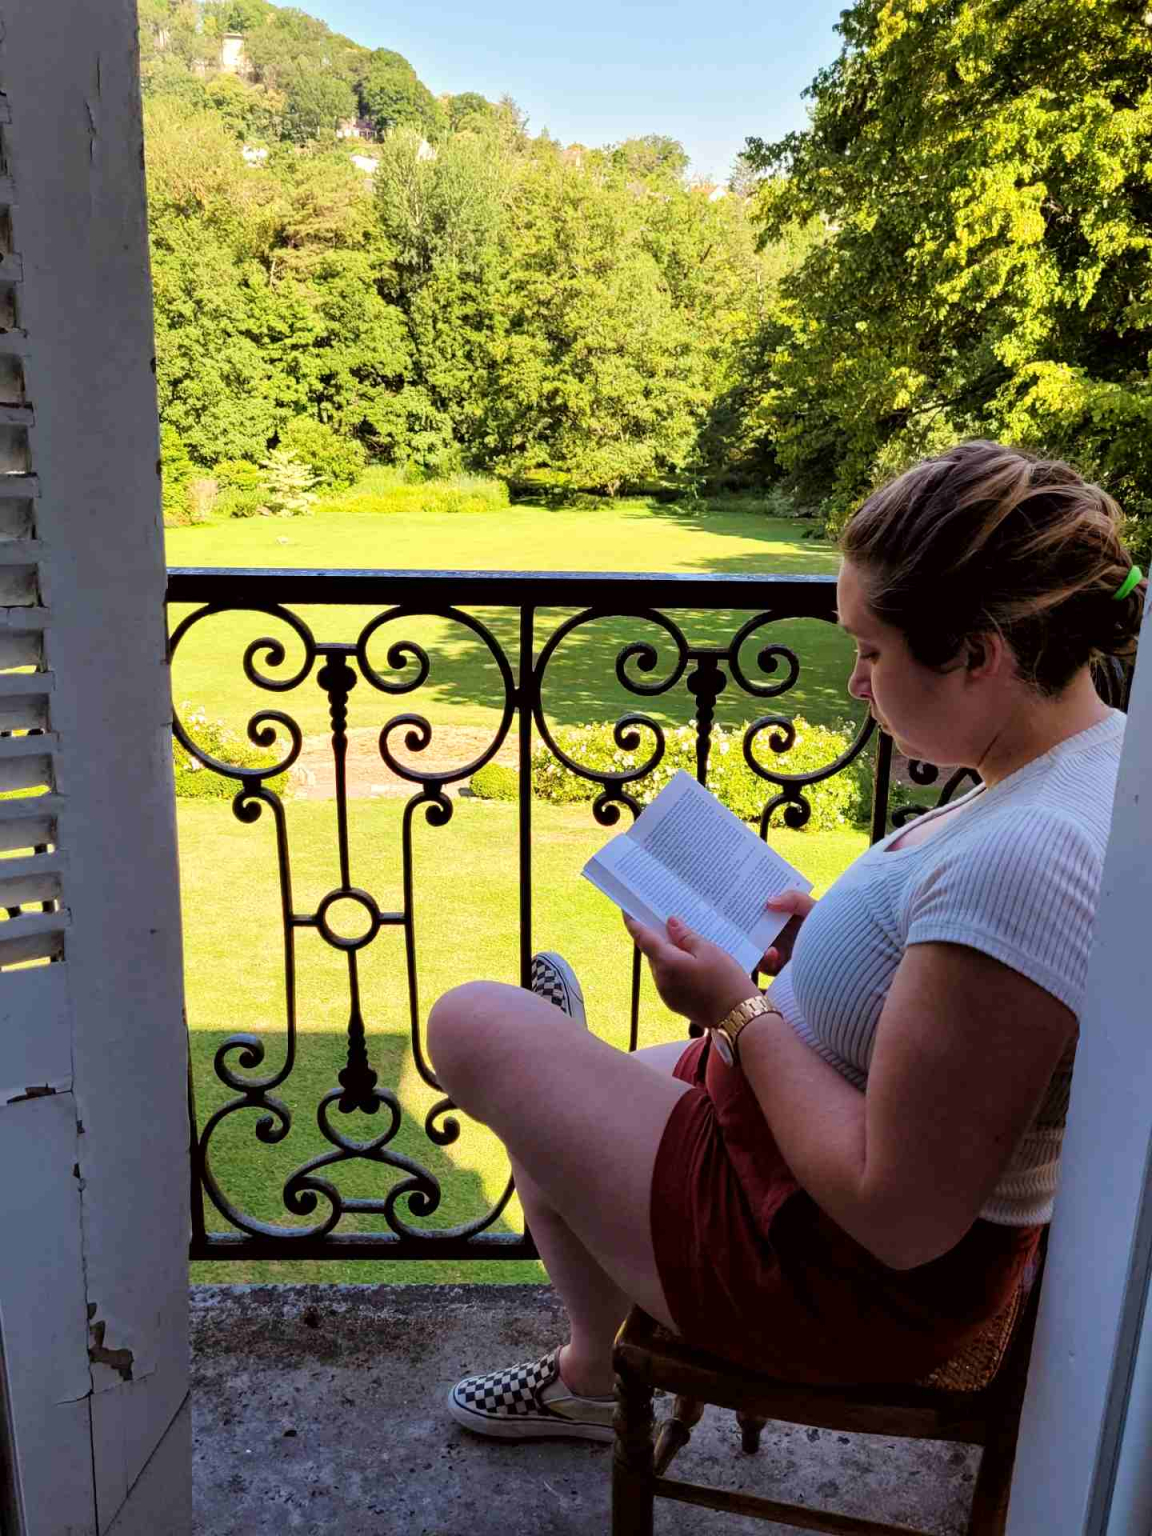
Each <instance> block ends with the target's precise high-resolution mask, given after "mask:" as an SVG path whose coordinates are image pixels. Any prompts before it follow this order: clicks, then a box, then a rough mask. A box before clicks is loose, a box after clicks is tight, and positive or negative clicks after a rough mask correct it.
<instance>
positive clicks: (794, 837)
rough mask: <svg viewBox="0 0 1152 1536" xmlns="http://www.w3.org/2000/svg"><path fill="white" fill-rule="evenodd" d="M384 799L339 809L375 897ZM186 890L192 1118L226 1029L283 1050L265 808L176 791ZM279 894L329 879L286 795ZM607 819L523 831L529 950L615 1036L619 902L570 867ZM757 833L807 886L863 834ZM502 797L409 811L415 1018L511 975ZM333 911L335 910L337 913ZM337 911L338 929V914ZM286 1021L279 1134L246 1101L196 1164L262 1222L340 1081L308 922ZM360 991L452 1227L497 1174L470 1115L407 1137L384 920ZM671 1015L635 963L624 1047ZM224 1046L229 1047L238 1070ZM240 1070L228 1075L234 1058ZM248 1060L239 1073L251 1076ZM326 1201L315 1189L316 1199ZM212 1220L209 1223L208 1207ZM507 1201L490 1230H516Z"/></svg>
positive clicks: (394, 933)
mask: <svg viewBox="0 0 1152 1536" xmlns="http://www.w3.org/2000/svg"><path fill="white" fill-rule="evenodd" d="M401 815H402V804H401V802H399V801H395V800H388V801H382V800H375V801H357V802H356V803H355V804H354V806H353V814H352V817H351V856H352V879H353V883H355V884H359V885H361V886H363V887H364V888H366V889H368V890H370V891H371V892H372V894H373V895H374V896H375V897H376V899H377V901H378V902H379V904H380V906H381V907H382V908H386V909H387V908H393V909H399V907H400V905H401V860H400V824H401ZM178 821H179V834H180V853H181V876H182V886H183V901H184V932H185V948H186V975H187V1006H188V1022H189V1027H190V1038H191V1045H192V1060H193V1073H194V1080H195V1086H196V1098H197V1108H198V1116H199V1120H200V1123H201V1124H203V1123H204V1121H205V1119H206V1118H207V1116H208V1115H209V1114H211V1113H212V1111H213V1110H215V1109H216V1108H217V1107H218V1106H219V1105H221V1104H223V1103H224V1102H225V1101H226V1099H227V1098H229V1097H231V1092H230V1090H228V1089H226V1088H225V1087H224V1085H222V1084H221V1083H220V1082H219V1081H218V1079H217V1078H216V1076H215V1073H214V1071H213V1057H214V1054H215V1052H216V1050H217V1048H218V1047H219V1046H220V1044H221V1042H222V1041H223V1040H224V1039H225V1038H226V1037H227V1036H229V1035H230V1034H232V1033H234V1032H236V1031H245V1032H251V1033H255V1034H258V1035H259V1036H260V1037H261V1039H262V1040H264V1041H265V1042H266V1048H267V1056H266V1059H265V1061H264V1063H263V1065H262V1067H261V1068H259V1069H258V1071H259V1072H261V1073H266V1072H268V1071H271V1070H274V1069H275V1068H277V1067H278V1066H280V1065H281V1064H282V1062H283V1061H284V1053H285V1040H286V1034H285V1027H284V981H283V944H282V939H281V930H280V920H279V898H278V892H277V886H276V865H275V856H274V847H273V829H272V824H271V821H270V818H269V817H268V816H267V814H265V815H264V816H263V817H262V818H261V820H260V821H259V822H258V823H256V824H255V825H253V826H245V825H243V824H241V823H240V822H239V821H237V820H236V818H235V816H233V814H232V811H231V808H230V806H229V804H228V803H227V802H195V801H182V802H180V804H179V807H178ZM288 825H289V835H290V839H291V853H292V876H293V887H294V889H293V901H294V908H295V910H296V911H297V912H302V913H303V912H310V911H314V910H315V908H316V905H317V903H318V902H319V900H320V899H321V897H322V896H323V895H324V894H325V893H326V892H327V891H328V890H330V889H331V887H332V886H333V884H334V883H336V881H337V878H338V876H337V869H336V851H335V837H334V827H335V815H334V807H333V806H332V805H331V804H328V803H325V802H314V801H298V802H295V803H290V804H289V806H288ZM608 835H609V834H608V833H606V832H605V831H604V830H603V829H602V828H600V827H597V826H596V824H595V823H594V822H593V820H592V817H591V812H590V809H589V808H588V807H587V806H578V807H563V808H558V807H554V806H548V805H540V806H537V807H536V810H535V826H534V839H533V852H534V880H533V888H534V892H535V918H534V923H533V933H532V937H533V945H534V947H535V948H553V949H559V950H561V951H562V952H563V953H564V954H565V955H567V956H568V957H569V959H570V960H571V961H572V963H573V964H574V965H575V966H576V968H577V971H578V972H579V974H580V977H581V981H582V985H583V987H584V994H585V998H586V1000H587V1003H588V1010H589V1018H590V1022H591V1025H592V1027H593V1028H594V1029H595V1030H596V1031H597V1032H598V1033H600V1034H601V1035H603V1037H604V1038H605V1039H607V1040H610V1041H611V1042H613V1043H614V1044H616V1045H619V1046H621V1047H624V1046H626V1044H627V1020H628V979H629V966H630V954H631V946H630V944H629V943H628V940H627V937H626V935H625V933H624V930H623V928H622V926H621V924H620V920H619V916H618V914H617V912H616V909H615V908H614V907H613V906H612V905H611V904H610V903H609V902H608V901H607V899H606V898H604V897H603V896H601V895H600V894H599V893H598V892H597V891H596V890H594V888H593V887H592V886H591V885H590V884H589V883H588V882H587V881H585V880H582V879H581V878H580V877H579V871H580V869H581V867H582V866H583V864H584V862H585V861H586V860H587V859H588V858H589V856H590V855H591V854H592V853H593V852H594V851H595V850H596V849H597V848H598V847H600V846H601V844H602V843H603V842H604V840H605V838H606V837H607V836H608ZM771 841H772V843H773V846H774V847H776V848H777V849H778V850H779V851H780V852H781V853H782V854H783V855H784V856H785V857H786V858H788V859H789V860H791V861H792V862H793V863H794V864H796V865H797V866H798V867H799V868H802V869H803V870H804V871H805V872H806V873H807V874H808V875H809V877H810V878H811V879H812V880H814V881H815V882H816V886H817V890H818V891H819V890H822V889H824V888H825V887H826V886H827V885H828V884H829V883H830V882H831V881H832V880H833V879H834V878H835V877H836V875H837V874H839V872H840V871H841V870H842V869H843V868H844V867H845V866H846V865H847V864H848V863H850V862H851V860H852V859H853V858H855V857H856V856H857V855H858V854H859V853H860V852H861V851H862V850H863V849H864V847H865V846H866V843H867V838H866V836H865V834H864V833H863V832H855V831H847V832H836V833H825V834H821V835H819V836H816V835H811V834H806V833H795V832H789V831H787V830H781V831H778V832H774V833H773V834H772V837H771ZM515 850H516V812H515V809H514V807H512V806H506V805H499V804H492V803H488V802H482V801H475V800H468V799H463V800H460V801H458V802H457V803H456V808H455V814H454V815H453V818H452V820H451V821H450V822H449V824H448V825H447V826H446V827H442V828H433V827H429V826H427V825H426V824H424V822H423V820H422V819H420V820H418V822H417V832H416V836H415V866H416V868H415V873H416V889H417V895H416V917H417V945H418V950H417V960H418V974H419V986H420V1000H419V1009H420V1019H421V1024H422V1023H423V1019H424V1018H425V1017H426V1015H427V1010H428V1007H429V1006H430V1004H431V1003H432V1001H433V1000H434V999H435V998H436V997H437V996H438V995H439V994H440V992H442V991H444V990H445V989H446V988H448V987H449V986H451V985H453V984H454V983H456V982H458V981H460V980H463V979H466V978H468V977H473V976H486V977H492V978H495V979H498V980H504V981H514V980H515V979H516V954H517V933H518V922H519V916H518V898H517V870H516V852H515ZM334 920H335V919H334ZM350 926H351V925H350ZM297 963H298V989H297V1018H298V1026H299V1031H300V1034H299V1040H298V1054H297V1062H296V1066H295V1068H294V1070H293V1072H292V1074H291V1076H290V1077H289V1078H288V1080H287V1082H286V1083H285V1085H284V1087H283V1088H282V1089H281V1090H279V1093H280V1096H281V1097H282V1098H283V1100H284V1101H285V1102H286V1103H287V1104H288V1106H289V1108H290V1109H291V1110H292V1112H293V1126H292V1131H291V1134H290V1135H289V1136H288V1137H287V1138H286V1139H285V1140H284V1141H283V1142H281V1143H280V1144H279V1145H277V1146H265V1145H263V1144H262V1143H261V1142H259V1141H258V1140H257V1139H256V1137H255V1134H254V1132H255V1126H256V1121H257V1119H258V1118H259V1116H258V1114H257V1113H255V1112H253V1111H246V1112H243V1113H239V1114H236V1115H234V1116H232V1117H231V1118H230V1119H229V1120H228V1121H226V1122H225V1123H224V1124H223V1125H222V1126H221V1128H220V1130H219V1131H218V1132H217V1133H216V1135H215V1137H214V1139H213V1143H212V1145H213V1149H214V1150H213V1167H214V1171H215V1173H216V1176H217V1178H218V1179H219V1181H220V1183H221V1185H222V1187H223V1188H224V1189H225V1191H226V1192H227V1193H228V1194H229V1196H230V1198H231V1199H232V1200H233V1201H235V1202H236V1203H237V1204H238V1205H239V1206H241V1207H242V1208H243V1209H244V1210H246V1211H248V1212H250V1213H251V1214H253V1215H255V1216H257V1217H259V1218H261V1219H263V1220H267V1221H276V1222H281V1223H284V1224H287V1225H290V1224H292V1223H293V1220H294V1218H292V1217H291V1216H290V1215H289V1214H288V1213H287V1212H286V1211H285V1209H284V1206H283V1202H282V1198H281V1187H282V1185H283V1182H284V1179H285V1178H286V1177H287V1176H288V1174H289V1173H290V1172H291V1171H292V1170H293V1169H295V1168H297V1167H299V1166H300V1164H301V1163H303V1162H305V1161H306V1160H307V1159H308V1158H310V1157H313V1156H315V1155H317V1154H318V1153H319V1152H321V1151H324V1150H327V1149H328V1144H327V1143H325V1142H324V1141H323V1139H322V1137H321V1135H320V1133H319V1131H318V1129H317V1126H316V1105H317V1103H318V1101H319V1099H320V1098H321V1097H322V1095H323V1094H324V1093H325V1092H327V1091H328V1090H329V1089H331V1088H333V1087H335V1086H337V1079H336V1074H337V1073H338V1072H339V1070H340V1069H341V1067H342V1066H343V1064H344V1059H345V1057H344V1053H345V1045H346V1038H347V1037H346V1025H347V1012H348V983H347V967H346V962H345V961H344V960H343V959H342V957H341V956H340V955H339V954H338V953H337V952H336V951H335V950H333V949H331V948H330V947H329V946H328V945H327V944H325V943H324V941H323V940H322V939H321V938H320V936H319V934H317V933H316V932H314V931H305V932H301V933H300V934H299V936H298V939H297ZM361 988H362V1007H363V1014H364V1018H365V1021H366V1025H367V1029H368V1034H369V1053H370V1059H371V1062H372V1065H373V1067H374V1068H375V1069H376V1070H377V1071H378V1072H379V1074H380V1082H381V1084H382V1085H383V1086H385V1087H391V1088H393V1089H394V1090H395V1091H396V1092H397V1093H398V1095H399V1097H400V1101H401V1106H402V1109H403V1112H404V1119H403V1123H402V1128H401V1131H400V1133H399V1136H398V1137H397V1139H396V1142H395V1146H396V1147H397V1148H398V1149H399V1150H400V1151H403V1152H405V1153H407V1154H408V1155H409V1156H411V1157H413V1158H415V1159H417V1160H418V1161H419V1162H421V1163H422V1164H423V1165H424V1166H425V1167H426V1168H428V1169H429V1170H430V1171H431V1172H433V1173H434V1174H436V1175H437V1176H438V1177H440V1178H441V1180H442V1183H443V1188H444V1202H443V1205H442V1207H441V1209H440V1210H439V1211H438V1212H437V1213H436V1215H435V1217H433V1218H431V1224H453V1223H457V1222H461V1221H465V1220H468V1219H471V1218H473V1217H475V1216H477V1215H479V1214H480V1213H481V1212H482V1211H483V1210H484V1209H486V1208H487V1207H488V1206H489V1205H490V1204H491V1203H492V1202H493V1201H494V1200H495V1198H496V1197H497V1196H498V1194H499V1192H500V1190H501V1189H502V1188H503V1186H504V1182H505V1179H506V1177H507V1168H506V1164H505V1163H504V1159H503V1154H502V1151H501V1149H500V1146H499V1143H498V1142H497V1141H496V1140H495V1138H494V1137H493V1136H492V1135H491V1134H490V1133H489V1132H487V1131H486V1130H484V1129H483V1128H482V1127H479V1126H476V1125H474V1124H471V1123H469V1122H467V1121H466V1122H465V1129H464V1133H463V1135H462V1136H461V1138H460V1140H459V1141H458V1142H457V1143H455V1144H454V1145H453V1146H450V1147H447V1148H443V1149H441V1148H438V1147H436V1146H434V1145H433V1144H432V1143H430V1142H429V1141H428V1140H427V1138H426V1137H425V1135H424V1133H423V1129H422V1126H423V1117H424V1114H425V1112H426V1111H427V1109H428V1108H429V1107H430V1105H431V1104H432V1103H433V1102H434V1099H435V1094H434V1093H433V1091H432V1090H431V1089H429V1088H428V1087H427V1086H426V1085H425V1084H424V1083H423V1082H422V1081H421V1079H420V1077H419V1075H418V1073H417V1071H416V1069H415V1066H414V1064H413V1057H412V1051H411V1047H410V1043H409V1013H408V1001H407V980H406V971H405V964H404V951H403V941H402V937H401V934H400V932H399V930H388V929H385V930H382V931H381V932H380V933H379V934H378V935H377V937H376V939H375V940H374V941H373V943H372V944H371V945H369V946H368V948H367V949H366V950H365V951H363V952H362V958H361ZM682 1032H683V1024H682V1021H678V1020H676V1019H675V1018H674V1017H673V1016H672V1015H671V1014H669V1013H668V1012H667V1011H666V1010H665V1009H664V1008H663V1006H662V1005H661V1003H660V1002H659V999H658V998H657V997H656V996H655V993H654V991H653V990H652V988H651V984H650V981H649V979H648V977H647V975H645V978H644V992H643V998H642V1008H641V1040H640V1043H641V1044H651V1043H654V1042H656V1041H659V1040H668V1039H676V1038H679V1037H680V1035H681V1034H682ZM236 1054H237V1053H234V1054H233V1055H232V1057H231V1058H230V1059H231V1061H232V1063H233V1066H234V1067H235V1068H236V1069H237V1070H239V1068H238V1066H237V1063H236ZM241 1075H243V1073H241ZM253 1075H256V1074H253ZM379 1118H380V1117H375V1118H370V1117H367V1116H364V1115H359V1114H356V1115H352V1116H348V1117H345V1116H342V1115H339V1114H338V1113H337V1114H335V1115H334V1117H333V1119H334V1121H335V1122H338V1123H339V1127H340V1129H341V1130H342V1131H343V1132H345V1133H346V1134H349V1135H352V1136H354V1137H356V1138H357V1139H365V1140H366V1139H369V1138H370V1137H371V1136H373V1135H375V1134H378V1133H379V1130H380V1125H379ZM334 1177H335V1181H336V1183H337V1185H338V1187H339V1188H340V1189H341V1190H342V1191H343V1192H344V1194H345V1195H347V1196H356V1197H361V1198H363V1197H367V1196H374V1197H376V1198H379V1197H381V1196H382V1195H383V1194H384V1193H386V1191H387V1189H388V1188H389V1187H390V1182H391V1177H392V1176H390V1175H389V1173H388V1171H387V1170H386V1169H384V1168H381V1167H380V1166H379V1165H377V1164H373V1163H368V1162H365V1161H355V1162H349V1163H346V1164H344V1165H343V1166H342V1167H341V1168H340V1169H339V1170H338V1171H337V1172H336V1174H335V1175H334ZM321 1204H322V1207H323V1202H322V1203H321ZM209 1212H210V1214H209V1226H210V1227H215V1228H224V1227H225V1226H226V1223H225V1222H224V1221H223V1220H222V1219H221V1218H220V1217H218V1216H217V1215H216V1214H215V1212H214V1211H212V1208H211V1207H209ZM357 1223H359V1224H360V1225H362V1226H365V1227H371V1226H372V1225H374V1224H375V1225H379V1226H381V1228H382V1226H383V1223H382V1222H381V1221H380V1219H379V1218H368V1217H360V1218H345V1222H344V1223H343V1225H342V1228H341V1230H354V1229H355V1228H356V1225H357ZM519 1225H520V1213H519V1210H518V1208H513V1209H511V1210H510V1211H509V1213H508V1221H507V1222H504V1223H502V1224H501V1226H500V1227H499V1228H498V1230H513V1229H518V1228H519ZM192 1278H193V1279H194V1280H196V1281H209V1280H217V1281H229V1282H241V1281H258V1280H323V1281H337V1280H356V1281H382V1280H407V1281H412V1280H449V1281H460V1280H468V1279H477V1280H486V1281H498V1282H499V1281H507V1282H511V1281H514V1280H523V1279H539V1278H541V1271H540V1269H539V1266H537V1265H534V1264H524V1263H508V1264H502V1263H490V1262H483V1261H480V1262H477V1263H473V1264H464V1263H444V1262H439V1261H428V1262H422V1263H419V1264H412V1263H397V1262H392V1263H386V1262H380V1263H375V1262H371V1263H365V1262H340V1261H330V1262H313V1263H302V1262H299V1261H296V1262H287V1261H286V1262H284V1263H254V1264H235V1263H211V1264H209V1263H198V1264H195V1265H193V1276H192Z"/></svg>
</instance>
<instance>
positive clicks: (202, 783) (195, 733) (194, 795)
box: [172, 701, 288, 800]
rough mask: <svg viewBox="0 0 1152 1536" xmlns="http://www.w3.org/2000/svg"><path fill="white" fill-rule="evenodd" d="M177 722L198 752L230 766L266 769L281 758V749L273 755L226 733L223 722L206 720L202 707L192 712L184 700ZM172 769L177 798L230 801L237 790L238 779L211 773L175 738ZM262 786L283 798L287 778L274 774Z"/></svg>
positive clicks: (238, 787)
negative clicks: (180, 724)
mask: <svg viewBox="0 0 1152 1536" xmlns="http://www.w3.org/2000/svg"><path fill="white" fill-rule="evenodd" d="M180 720H181V723H182V724H183V726H184V729H185V730H186V731H187V732H188V734H189V736H191V738H192V740H193V741H194V742H195V743H196V745H197V746H198V747H199V748H200V749H201V751H203V752H209V753H211V755H212V756H213V757H217V758H219V759H220V761H221V762H222V763H227V764H228V765H229V766H230V767H236V768H266V767H267V766H268V765H269V763H274V762H275V761H276V760H277V758H278V757H283V755H284V752H283V749H282V750H281V751H280V752H279V753H275V752H268V751H265V750H263V749H262V748H260V747H254V746H253V745H252V743H251V742H250V741H248V740H247V739H246V738H245V737H243V736H240V735H238V734H237V733H236V732H235V731H233V730H230V729H229V727H228V726H227V725H225V723H224V721H223V720H209V718H208V715H207V712H206V711H205V709H204V708H203V706H202V705H201V706H199V707H197V708H195V709H193V707H192V705H191V704H189V703H188V702H187V701H185V702H184V703H183V704H181V706H180ZM172 768H173V773H174V775H175V779H176V795H177V798H178V799H182V800H231V799H232V797H233V795H235V793H236V791H237V790H238V789H240V788H241V784H240V780H239V779H228V778H225V777H224V775H223V774H222V773H214V772H213V771H212V769H211V768H205V767H204V765H203V763H201V762H200V760H199V759H198V758H195V757H193V756H192V754H191V753H190V752H186V751H185V750H184V748H183V746H182V745H181V744H180V742H179V741H177V740H176V737H175V736H173V738H172ZM264 783H265V784H266V785H267V787H268V788H269V789H274V790H275V791H276V793H277V794H278V795H280V796H281V797H284V796H285V795H286V793H287V785H288V775H287V774H286V773H278V774H277V775H276V776H275V778H271V779H265V780H264Z"/></svg>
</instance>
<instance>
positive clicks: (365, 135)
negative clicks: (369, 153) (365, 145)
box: [336, 117, 376, 142]
mask: <svg viewBox="0 0 1152 1536" xmlns="http://www.w3.org/2000/svg"><path fill="white" fill-rule="evenodd" d="M336 137H337V138H338V139H365V140H367V141H369V142H371V141H372V140H373V139H375V137H376V130H375V128H374V127H373V125H372V119H371V118H370V117H346V118H344V119H343V121H342V122H339V123H337V124H336Z"/></svg>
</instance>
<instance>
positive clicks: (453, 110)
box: [448, 91, 496, 133]
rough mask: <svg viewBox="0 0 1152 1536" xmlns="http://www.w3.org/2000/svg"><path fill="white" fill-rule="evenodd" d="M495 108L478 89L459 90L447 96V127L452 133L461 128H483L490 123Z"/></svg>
mask: <svg viewBox="0 0 1152 1536" xmlns="http://www.w3.org/2000/svg"><path fill="white" fill-rule="evenodd" d="M495 112H496V108H495V107H493V105H492V103H491V102H490V101H488V100H487V99H486V98H485V97H483V96H481V95H480V93H479V92H478V91H461V92H460V94H459V95H458V96H450V97H449V98H448V127H449V130H450V131H451V132H452V133H459V132H460V130H461V129H462V128H483V127H485V126H486V125H488V124H489V123H491V121H492V118H493V116H494V114H495Z"/></svg>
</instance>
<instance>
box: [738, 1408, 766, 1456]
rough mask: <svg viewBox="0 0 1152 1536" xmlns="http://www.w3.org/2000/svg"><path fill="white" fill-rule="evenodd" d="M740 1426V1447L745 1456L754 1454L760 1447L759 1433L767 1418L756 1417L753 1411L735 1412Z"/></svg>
mask: <svg viewBox="0 0 1152 1536" xmlns="http://www.w3.org/2000/svg"><path fill="white" fill-rule="evenodd" d="M736 1422H737V1424H739V1426H740V1449H741V1450H742V1451H743V1452H744V1453H745V1455H746V1456H754V1455H755V1454H756V1452H757V1451H758V1450H759V1449H760V1434H761V1431H762V1430H763V1428H764V1426H765V1424H767V1422H768V1420H767V1419H758V1418H757V1417H756V1415H755V1414H754V1413H737V1415H736Z"/></svg>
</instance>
